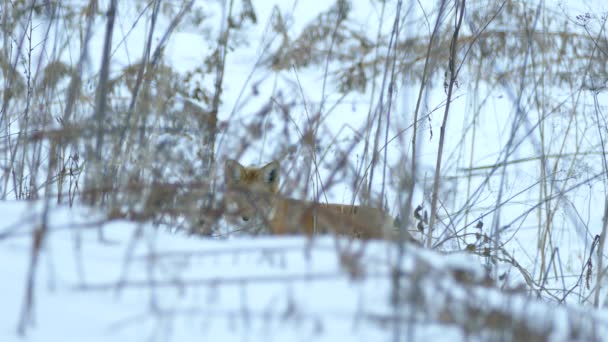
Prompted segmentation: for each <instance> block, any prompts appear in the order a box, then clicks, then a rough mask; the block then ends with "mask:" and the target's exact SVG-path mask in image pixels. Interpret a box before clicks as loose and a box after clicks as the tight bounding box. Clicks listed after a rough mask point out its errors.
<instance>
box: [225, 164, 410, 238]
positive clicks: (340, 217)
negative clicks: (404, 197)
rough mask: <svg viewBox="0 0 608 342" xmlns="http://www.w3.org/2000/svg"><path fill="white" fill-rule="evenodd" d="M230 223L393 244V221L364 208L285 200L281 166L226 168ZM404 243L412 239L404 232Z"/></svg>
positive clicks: (257, 229)
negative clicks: (378, 240)
mask: <svg viewBox="0 0 608 342" xmlns="http://www.w3.org/2000/svg"><path fill="white" fill-rule="evenodd" d="M224 177H225V179H224V182H225V195H224V210H225V214H226V215H225V216H226V221H227V222H228V223H229V224H231V225H233V226H236V227H238V228H240V229H243V230H247V231H248V232H252V233H265V234H271V235H295V234H305V235H307V236H309V237H312V236H314V235H319V234H335V235H338V236H347V237H352V238H358V239H362V240H372V239H374V240H375V239H381V240H395V239H397V238H398V233H399V231H398V230H397V229H398V228H397V227H396V225H395V220H394V219H393V218H392V217H391V216H390V215H388V214H386V213H385V212H384V211H383V210H381V209H378V208H374V207H370V206H366V205H345V204H333V203H332V204H325V203H316V202H311V201H303V200H297V199H292V198H288V197H285V196H283V195H281V194H280V193H279V192H278V190H279V182H280V164H279V162H278V161H277V160H273V161H271V162H270V163H268V164H266V165H264V166H262V167H245V166H243V165H241V164H240V163H239V162H238V161H236V160H233V159H228V160H226V162H225V165H224ZM403 233H404V234H405V235H404V236H405V238H406V240H410V241H414V239H413V238H412V236H411V235H410V234H409V233H408V232H407V231H404V232H403Z"/></svg>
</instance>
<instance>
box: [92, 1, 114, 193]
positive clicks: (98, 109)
mask: <svg viewBox="0 0 608 342" xmlns="http://www.w3.org/2000/svg"><path fill="white" fill-rule="evenodd" d="M106 16H107V18H108V22H107V23H106V35H105V38H104V46H103V54H102V58H101V70H100V71H99V85H98V87H97V94H96V96H95V114H94V115H93V117H94V118H95V121H96V123H97V132H96V134H95V151H94V153H93V163H92V164H93V165H92V169H91V170H89V172H88V175H87V176H88V178H89V182H88V185H89V187H88V188H89V191H91V193H90V197H89V201H90V202H89V203H90V204H94V203H96V202H97V199H98V198H97V196H98V191H99V190H100V189H99V187H100V186H99V182H100V180H101V175H102V165H101V151H102V148H103V136H104V134H103V132H104V120H105V116H106V105H107V101H106V96H107V93H108V79H109V74H110V53H111V52H112V36H113V32H114V18H115V17H116V0H112V1H111V2H110V7H109V8H108V12H107V13H106Z"/></svg>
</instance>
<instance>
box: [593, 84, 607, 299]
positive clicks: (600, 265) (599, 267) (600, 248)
mask: <svg viewBox="0 0 608 342" xmlns="http://www.w3.org/2000/svg"><path fill="white" fill-rule="evenodd" d="M593 102H594V105H595V119H596V121H597V130H598V135H599V137H600V143H601V146H602V168H603V169H604V190H605V188H606V186H608V161H607V160H606V145H605V143H604V134H603V132H605V130H606V126H607V125H606V118H605V117H603V118H602V119H604V120H603V122H604V125H601V122H602V121H600V116H599V113H600V106H599V103H598V100H597V94H594V96H593ZM602 223H603V224H602V225H603V227H602V233H601V234H600V242H599V245H598V251H597V281H596V283H595V298H594V300H593V305H595V307H596V308H597V307H599V305H600V289H601V285H602V278H604V277H603V275H604V272H603V271H602V269H603V267H604V265H603V262H602V261H603V260H604V242H605V241H606V230H607V229H608V195H607V196H606V197H605V198H604V217H603V220H602Z"/></svg>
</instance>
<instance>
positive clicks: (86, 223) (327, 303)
mask: <svg viewBox="0 0 608 342" xmlns="http://www.w3.org/2000/svg"><path fill="white" fill-rule="evenodd" d="M43 209H44V205H43V203H38V202H36V203H25V202H13V203H10V202H7V203H0V213H1V214H2V216H3V217H7V218H9V219H8V220H7V221H5V222H3V223H2V224H0V232H1V233H2V234H8V235H9V237H8V238H5V239H3V243H1V244H0V255H1V256H2V257H1V258H0V269H1V270H2V272H3V273H4V279H5V281H3V282H1V283H0V302H1V303H3V308H4V309H3V310H2V313H1V314H0V340H1V341H23V340H24V339H23V338H22V337H19V336H18V335H17V333H16V327H17V322H18V319H19V313H20V312H21V310H22V306H23V298H24V289H25V287H26V286H25V285H26V271H27V269H28V260H29V256H30V249H31V246H30V245H31V239H30V238H29V236H30V235H29V234H28V233H29V232H31V231H32V230H33V229H35V228H36V227H38V226H39V224H40V222H41V221H40V217H41V215H40V214H41V213H42V212H43ZM50 209H51V210H50V215H49V221H48V229H49V235H48V238H47V239H46V242H45V245H44V247H45V248H44V249H43V250H42V258H41V259H40V260H41V262H40V265H39V268H38V271H37V273H36V277H35V279H36V288H35V301H34V318H35V319H34V322H35V323H34V325H33V326H32V327H31V328H30V329H28V330H27V332H26V334H25V337H26V339H25V340H27V341H105V340H108V339H110V340H114V341H148V340H152V341H157V340H159V341H164V340H167V341H189V340H192V339H197V340H198V339H209V340H226V341H232V340H235V341H237V340H238V341H240V340H247V341H261V340H265V341H266V340H268V341H309V340H318V341H336V340H341V339H348V340H353V341H368V340H389V339H391V336H392V333H393V325H392V324H391V320H390V317H393V316H392V315H393V310H394V308H393V306H392V305H391V294H392V292H391V291H392V286H391V284H392V283H391V281H392V280H391V279H392V278H391V270H390V269H389V267H388V265H391V264H394V263H395V262H396V248H395V246H394V245H392V244H390V243H385V242H370V243H368V244H361V243H354V244H353V245H351V246H350V248H344V246H346V245H347V244H346V240H344V239H340V240H335V239H334V238H332V237H324V238H317V239H314V240H307V239H306V238H302V237H260V238H245V237H243V238H230V239H225V240H209V239H203V238H199V237H194V236H186V235H183V234H174V233H169V232H168V231H166V230H165V229H164V228H162V227H161V228H154V227H153V226H151V225H149V224H144V225H139V224H134V223H129V222H126V221H115V222H112V223H108V224H104V225H103V226H102V229H103V231H104V236H105V239H106V241H105V242H104V241H100V239H99V236H98V231H97V228H98V227H97V222H99V221H97V219H98V216H99V215H95V212H92V211H91V210H90V209H87V208H71V209H69V208H65V207H61V206H59V207H57V206H52V207H51V208H50ZM337 244H338V245H341V246H342V249H340V251H341V253H337V250H336V245H337ZM362 250H363V252H362V254H361V258H360V259H359V261H360V264H359V265H358V267H355V268H350V267H346V266H344V263H341V262H340V260H339V257H338V255H340V254H342V255H347V254H348V253H349V252H353V253H357V252H360V251H362ZM402 268H403V271H404V272H405V273H406V274H408V275H409V276H406V277H404V278H403V279H404V280H403V289H404V291H405V292H404V293H405V294H408V293H409V294H408V295H406V297H405V298H404V299H403V300H404V301H406V303H407V304H406V305H405V309H402V311H401V315H405V317H406V318H407V317H408V314H409V313H411V314H412V315H413V316H412V317H411V319H413V322H415V323H412V324H411V325H408V324H403V327H402V329H407V328H411V327H413V334H414V335H413V336H415V338H416V340H427V339H429V338H433V339H435V340H439V341H457V340H463V339H464V338H465V336H464V335H463V333H464V332H463V330H462V329H461V328H460V327H459V326H458V324H457V323H454V324H446V323H444V324H441V322H440V321H437V320H436V319H437V317H442V315H445V314H447V312H451V314H450V315H454V317H457V316H458V315H462V316H461V317H465V315H467V313H466V312H459V310H465V309H466V308H468V307H476V306H477V307H479V308H486V309H487V308H496V310H499V312H506V313H510V312H511V313H515V314H514V315H515V316H514V317H519V319H521V320H523V321H526V320H536V321H537V322H538V323H537V324H535V325H538V326H539V327H540V329H542V327H543V326H545V325H549V326H552V327H554V328H553V330H552V332H551V340H553V341H560V340H568V336H569V327H570V326H571V324H572V322H573V319H574V320H576V319H579V320H580V319H581V317H583V316H581V315H584V316H585V317H587V318H585V320H589V321H597V322H600V323H598V325H597V326H595V327H593V328H591V327H589V326H585V325H583V326H584V327H586V328H585V329H581V330H582V334H583V335H582V336H590V331H596V333H597V334H598V335H596V336H603V335H602V334H605V333H608V331H607V330H608V324H606V323H605V322H608V321H606V318H607V317H606V315H605V314H601V315H600V313H596V312H593V311H592V310H589V309H588V308H578V307H575V308H570V307H568V306H555V305H554V304H550V303H546V302H544V301H542V300H536V299H533V298H530V297H527V296H524V295H523V294H508V293H503V292H501V291H499V290H498V289H495V288H493V287H486V286H482V285H480V284H481V283H482V281H483V279H484V274H485V272H484V271H483V267H482V266H481V264H479V262H478V261H477V259H476V258H474V257H473V256H471V255H466V254H463V253H457V254H446V255H442V254H440V253H437V252H434V251H431V250H425V249H422V248H420V247H416V246H411V245H407V246H406V248H405V255H404V258H403V260H402ZM357 269H358V270H359V271H362V272H361V273H359V272H357V271H356V270H357ZM453 270H459V271H460V272H461V273H462V274H468V275H469V277H468V279H469V280H468V281H465V282H464V283H461V282H459V281H458V280H457V279H456V278H455V277H454V275H453V273H452V271H453ZM446 303H457V304H458V305H446ZM446 310H448V311H446ZM454 310H456V311H454ZM442 312H444V313H443V314H442ZM433 317H434V318H433ZM448 317H449V316H448ZM452 320H453V322H458V319H455V318H450V319H447V321H452ZM486 333H487V332H486ZM481 336H484V335H483V334H482V335H481Z"/></svg>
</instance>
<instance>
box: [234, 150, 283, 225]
mask: <svg viewBox="0 0 608 342" xmlns="http://www.w3.org/2000/svg"><path fill="white" fill-rule="evenodd" d="M279 172H280V166H279V163H278V162H277V161H276V160H275V161H272V162H270V163H268V164H266V165H264V166H262V167H260V168H257V167H245V166H243V165H241V164H240V163H239V162H237V161H235V160H232V159H229V160H227V161H226V164H225V166H224V177H225V184H226V194H225V197H224V209H225V211H226V214H227V215H226V219H227V221H228V222H230V223H231V224H233V225H235V226H238V227H239V228H242V229H248V230H256V231H259V230H261V229H263V228H264V226H265V224H266V223H267V221H268V220H269V219H270V218H271V217H272V216H273V215H274V213H273V210H274V209H273V203H272V201H273V197H274V195H275V194H276V193H277V192H278V189H279Z"/></svg>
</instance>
